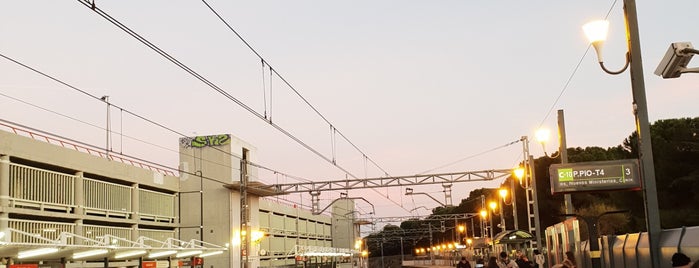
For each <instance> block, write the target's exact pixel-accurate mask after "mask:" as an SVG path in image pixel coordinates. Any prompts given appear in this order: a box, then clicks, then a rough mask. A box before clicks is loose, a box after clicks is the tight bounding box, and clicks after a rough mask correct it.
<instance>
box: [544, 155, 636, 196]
mask: <svg viewBox="0 0 699 268" xmlns="http://www.w3.org/2000/svg"><path fill="white" fill-rule="evenodd" d="M549 173H550V174H551V193H553V194H561V193H572V192H597V191H614V190H640V189H641V176H640V172H639V169H638V160H636V159H626V160H614V161H595V162H582V163H567V164H554V165H551V167H549Z"/></svg>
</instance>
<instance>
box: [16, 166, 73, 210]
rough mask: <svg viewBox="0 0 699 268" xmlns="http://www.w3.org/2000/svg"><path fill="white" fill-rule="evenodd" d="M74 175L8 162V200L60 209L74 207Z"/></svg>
mask: <svg viewBox="0 0 699 268" xmlns="http://www.w3.org/2000/svg"><path fill="white" fill-rule="evenodd" d="M74 189H75V176H73V175H68V174H63V173H59V172H53V171H49V170H44V169H38V168H34V167H29V166H24V165H18V164H10V202H11V203H12V205H14V206H21V207H26V206H28V207H35V208H39V209H41V210H43V209H55V210H64V211H66V212H70V211H71V210H72V208H73V207H75V202H74V200H75V192H74Z"/></svg>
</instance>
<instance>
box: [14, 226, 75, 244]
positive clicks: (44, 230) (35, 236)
mask: <svg viewBox="0 0 699 268" xmlns="http://www.w3.org/2000/svg"><path fill="white" fill-rule="evenodd" d="M8 227H10V228H12V229H15V230H20V231H23V232H26V233H29V234H31V235H23V234H20V233H15V232H11V235H10V241H12V242H13V243H26V244H42V243H46V242H45V241H46V240H47V239H48V240H58V238H59V236H60V234H61V233H62V232H71V233H72V232H73V231H74V230H75V224H71V223H55V222H40V221H28V220H10V221H9V222H8Z"/></svg>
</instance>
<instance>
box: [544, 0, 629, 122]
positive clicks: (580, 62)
mask: <svg viewBox="0 0 699 268" xmlns="http://www.w3.org/2000/svg"><path fill="white" fill-rule="evenodd" d="M616 2H617V0H614V2H612V6H610V7H609V10H607V14H606V15H604V19H607V18H609V14H611V13H612V9H614V6H616ZM591 47H592V44H589V45H587V48H586V49H585V53H583V55H582V56H581V57H580V60H578V63H577V64H576V65H575V68H573V72H572V73H571V74H570V76H568V79H567V80H566V82H565V84H563V88H562V89H561V92H560V93H558V96H557V97H556V99H555V100H554V101H553V103H552V104H551V107H550V108H549V109H548V111H546V114H545V115H544V119H542V120H541V123H539V127H541V126H543V125H544V123H545V122H546V120H547V119H548V118H549V116H551V112H553V109H554V108H556V104H558V101H559V100H561V97H563V94H564V93H565V92H566V90H568V86H569V85H570V82H572V81H573V78H574V77H575V75H576V74H577V73H578V70H579V69H580V65H582V62H583V60H584V59H585V57H587V54H588V53H589V52H590V48H591Z"/></svg>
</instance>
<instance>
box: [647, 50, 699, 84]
mask: <svg viewBox="0 0 699 268" xmlns="http://www.w3.org/2000/svg"><path fill="white" fill-rule="evenodd" d="M694 54H697V50H696V49H694V47H692V43H690V42H677V43H672V44H670V48H669V49H668V50H667V52H665V56H664V57H663V60H661V61H660V64H659V65H658V68H657V69H655V74H656V75H658V76H662V77H663V78H677V77H680V75H682V73H687V72H696V71H697V70H696V68H692V69H687V64H688V63H689V61H690V60H692V56H694Z"/></svg>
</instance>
